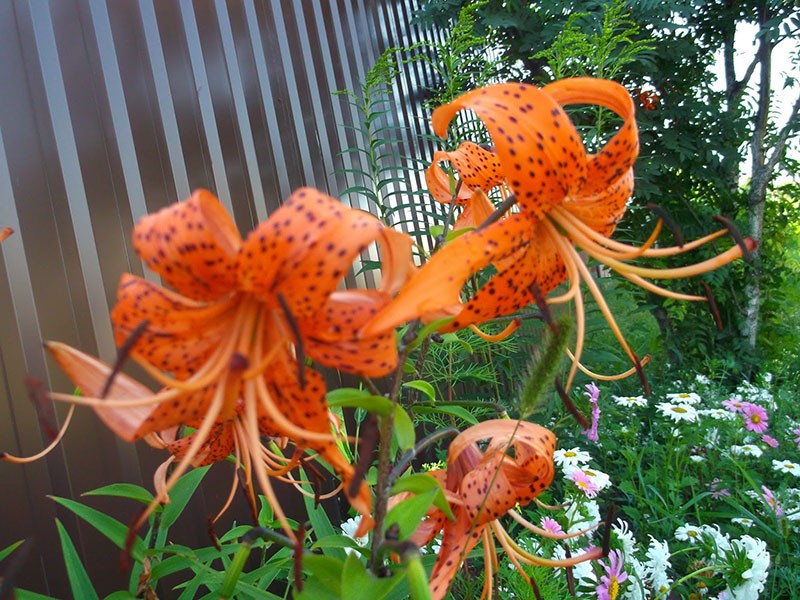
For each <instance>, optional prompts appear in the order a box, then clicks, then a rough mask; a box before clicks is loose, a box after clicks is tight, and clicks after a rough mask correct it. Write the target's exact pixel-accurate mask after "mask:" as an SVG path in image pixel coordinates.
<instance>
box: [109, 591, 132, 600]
mask: <svg viewBox="0 0 800 600" xmlns="http://www.w3.org/2000/svg"><path fill="white" fill-rule="evenodd" d="M103 600H136V596H134V595H133V594H131V593H130V592H129V591H127V590H120V591H118V592H112V593H110V594H109V595H108V596H106V597H105V598H104V599H103Z"/></svg>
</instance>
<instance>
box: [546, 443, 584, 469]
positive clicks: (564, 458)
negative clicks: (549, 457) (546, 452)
mask: <svg viewBox="0 0 800 600" xmlns="http://www.w3.org/2000/svg"><path fill="white" fill-rule="evenodd" d="M553 460H554V461H555V462H556V464H557V465H559V466H560V467H564V468H566V467H577V466H579V465H585V464H586V463H588V462H589V461H590V460H592V457H591V455H590V454H589V453H588V452H585V451H583V450H581V449H580V448H570V449H569V450H564V449H563V448H559V449H558V450H556V451H555V452H553Z"/></svg>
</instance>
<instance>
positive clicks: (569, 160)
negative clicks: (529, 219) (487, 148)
mask: <svg viewBox="0 0 800 600" xmlns="http://www.w3.org/2000/svg"><path fill="white" fill-rule="evenodd" d="M462 109H470V110H472V111H473V112H474V113H475V114H476V115H478V117H479V118H480V119H481V120H482V121H483V122H484V125H485V126H486V128H487V129H488V130H489V134H490V135H491V136H492V141H493V142H494V144H495V151H496V153H497V156H498V158H499V160H500V163H501V164H502V165H503V170H504V172H505V175H506V183H507V184H508V186H509V187H510V188H511V190H512V191H513V192H514V194H515V195H516V196H517V199H518V202H519V204H520V206H521V207H522V208H523V209H524V210H528V211H531V212H533V214H534V215H535V216H537V217H540V218H541V217H543V216H544V215H545V214H546V213H547V211H548V210H549V209H550V208H551V207H552V206H554V205H555V204H558V203H559V202H561V201H562V200H563V199H564V196H567V195H573V194H576V193H577V192H578V191H579V190H580V188H581V186H582V185H583V183H584V181H585V178H586V163H587V157H586V151H585V149H584V147H583V142H581V138H580V134H578V131H577V130H576V129H575V126H574V125H573V124H572V121H570V119H569V117H568V116H567V115H566V113H565V112H564V111H563V109H562V108H561V107H560V106H559V105H558V103H557V102H556V101H555V100H554V99H553V97H552V96H550V95H549V94H547V93H545V92H543V91H542V90H540V89H539V88H537V87H535V86H532V85H526V84H511V83H509V84H499V85H492V86H487V87H484V88H480V89H477V90H475V91H472V92H467V93H466V94H463V95H461V96H459V97H458V98H456V99H455V100H454V101H453V102H451V103H449V104H446V105H444V106H440V107H439V108H437V109H436V110H435V111H434V112H433V116H432V119H431V120H432V123H433V129H434V131H435V132H436V134H437V135H439V136H440V137H445V136H446V134H447V126H448V124H449V123H450V121H451V120H452V119H453V117H454V116H455V115H456V113H457V112H458V111H460V110H462Z"/></svg>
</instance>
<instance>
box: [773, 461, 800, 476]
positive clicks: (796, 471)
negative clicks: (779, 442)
mask: <svg viewBox="0 0 800 600" xmlns="http://www.w3.org/2000/svg"><path fill="white" fill-rule="evenodd" d="M772 468H773V469H775V470H776V471H780V472H781V473H791V474H792V475H796V476H797V477H800V463H796V462H792V461H790V460H773V461H772Z"/></svg>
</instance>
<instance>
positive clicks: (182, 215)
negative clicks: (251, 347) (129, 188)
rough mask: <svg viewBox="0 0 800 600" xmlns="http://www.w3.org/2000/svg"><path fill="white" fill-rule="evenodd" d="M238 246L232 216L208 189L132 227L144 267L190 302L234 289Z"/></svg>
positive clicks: (145, 218) (239, 243) (211, 298)
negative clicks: (190, 299)
mask: <svg viewBox="0 0 800 600" xmlns="http://www.w3.org/2000/svg"><path fill="white" fill-rule="evenodd" d="M240 245H241V237H240V236H239V232H238V231H237V229H236V225H235V223H234V222H233V219H231V217H230V215H229V214H228V213H227V211H226V210H225V208H224V207H223V206H222V204H220V202H219V200H217V199H216V198H215V197H214V196H213V195H212V194H211V193H210V192H208V191H206V190H197V191H196V192H194V194H192V196H191V198H189V199H188V200H186V201H185V202H178V203H176V204H172V205H170V206H168V207H166V208H163V209H161V210H160V211H158V212H157V213H153V214H151V215H147V216H145V217H142V219H141V220H140V221H139V223H137V224H136V226H135V227H134V229H133V247H134V249H135V250H136V252H137V253H138V254H139V256H140V257H141V258H142V260H144V261H145V262H146V263H147V266H148V267H150V269H152V270H153V271H155V272H156V273H158V274H159V275H161V277H162V278H163V279H164V281H165V282H166V283H168V284H169V285H171V286H172V287H174V288H175V289H176V290H178V292H180V293H181V294H183V295H184V296H187V297H189V298H192V299H194V300H213V299H215V298H218V297H219V296H222V295H224V294H226V293H228V292H230V291H231V290H232V289H233V288H234V286H235V284H236V273H235V270H234V267H235V261H236V253H237V251H238V249H239V246H240Z"/></svg>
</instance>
